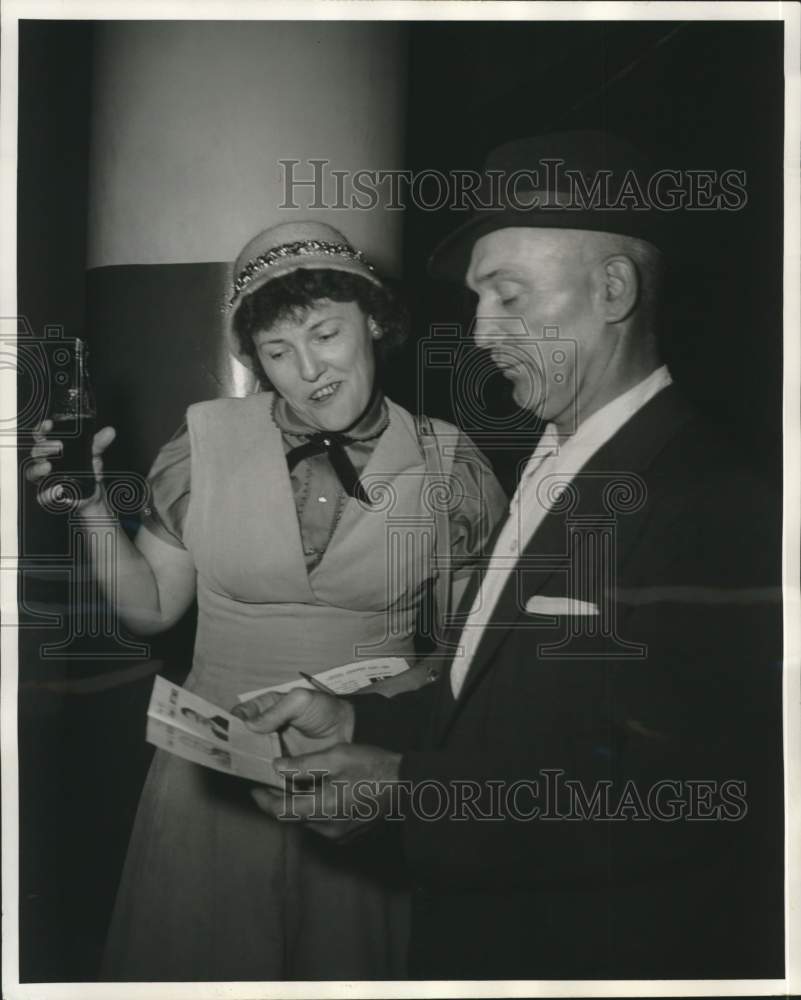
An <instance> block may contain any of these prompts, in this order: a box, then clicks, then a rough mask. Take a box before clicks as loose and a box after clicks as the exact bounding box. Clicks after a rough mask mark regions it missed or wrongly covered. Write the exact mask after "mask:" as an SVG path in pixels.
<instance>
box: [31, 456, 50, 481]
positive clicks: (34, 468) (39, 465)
mask: <svg viewBox="0 0 801 1000" xmlns="http://www.w3.org/2000/svg"><path fill="white" fill-rule="evenodd" d="M52 470H53V466H52V465H51V464H50V463H49V462H48V461H46V460H44V459H41V460H40V461H38V462H33V464H31V465H28V466H26V467H25V478H26V479H27V480H28V482H29V483H38V482H39V480H40V479H44V477H45V476H47V475H49V474H50V472H52Z"/></svg>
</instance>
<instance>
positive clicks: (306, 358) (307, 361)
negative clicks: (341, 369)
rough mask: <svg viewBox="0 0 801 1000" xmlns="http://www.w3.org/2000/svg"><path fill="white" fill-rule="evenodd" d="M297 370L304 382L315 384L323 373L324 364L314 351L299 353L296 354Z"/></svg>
mask: <svg viewBox="0 0 801 1000" xmlns="http://www.w3.org/2000/svg"><path fill="white" fill-rule="evenodd" d="M298 370H299V372H300V377H301V378H302V379H303V381H304V382H316V381H317V379H318V378H319V377H320V375H321V374H322V373H323V372H324V371H325V364H324V363H323V361H322V360H321V359H320V358H318V357H317V355H316V354H315V353H314V351H301V352H300V353H299V354H298Z"/></svg>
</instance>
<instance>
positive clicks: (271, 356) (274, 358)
mask: <svg viewBox="0 0 801 1000" xmlns="http://www.w3.org/2000/svg"><path fill="white" fill-rule="evenodd" d="M285 354H286V351H270V352H269V353H268V355H267V357H268V358H269V359H270V361H277V360H278V359H279V358H283V356H284V355H285Z"/></svg>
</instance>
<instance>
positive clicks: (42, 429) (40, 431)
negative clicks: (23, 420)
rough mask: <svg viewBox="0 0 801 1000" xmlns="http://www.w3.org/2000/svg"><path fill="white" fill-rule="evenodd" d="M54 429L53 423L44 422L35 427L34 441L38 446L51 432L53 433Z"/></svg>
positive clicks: (49, 421) (50, 421)
mask: <svg viewBox="0 0 801 1000" xmlns="http://www.w3.org/2000/svg"><path fill="white" fill-rule="evenodd" d="M52 429H53V421H52V420H43V421H42V422H41V423H40V424H38V425H37V426H36V427H34V429H33V440H34V441H36V442H37V444H38V443H39V442H41V441H44V440H45V435H46V434H48V433H49V432H50V431H52Z"/></svg>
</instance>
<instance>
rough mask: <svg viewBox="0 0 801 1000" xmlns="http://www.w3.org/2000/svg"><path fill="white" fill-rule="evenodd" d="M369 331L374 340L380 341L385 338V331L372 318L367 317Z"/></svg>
mask: <svg viewBox="0 0 801 1000" xmlns="http://www.w3.org/2000/svg"><path fill="white" fill-rule="evenodd" d="M367 329H368V330H369V331H370V336H371V337H372V338H373V340H380V339H381V337H382V336H383V331H382V329H381V327H380V326H379V325H378V323H376V321H375V320H374V319H373V317H372V316H368V317H367Z"/></svg>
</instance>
